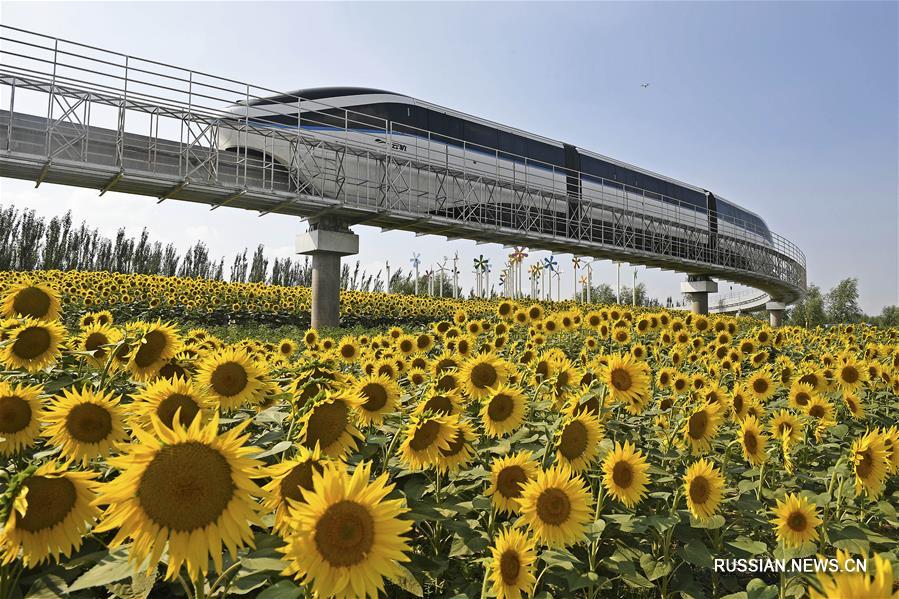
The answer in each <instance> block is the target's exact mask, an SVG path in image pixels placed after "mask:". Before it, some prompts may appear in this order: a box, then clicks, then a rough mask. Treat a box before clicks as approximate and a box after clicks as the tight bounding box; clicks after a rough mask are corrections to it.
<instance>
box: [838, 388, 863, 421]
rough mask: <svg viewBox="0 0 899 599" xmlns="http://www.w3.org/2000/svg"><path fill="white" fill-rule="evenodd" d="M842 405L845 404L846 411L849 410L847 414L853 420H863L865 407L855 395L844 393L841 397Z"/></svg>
mask: <svg viewBox="0 0 899 599" xmlns="http://www.w3.org/2000/svg"><path fill="white" fill-rule="evenodd" d="M843 403H844V404H846V409H847V410H849V413H850V414H851V415H852V417H853V418H855V419H856V420H864V418H865V405H864V404H863V403H862V400H861V399H860V398H859V396H858V395H855V394H854V393H845V394H844V395H843Z"/></svg>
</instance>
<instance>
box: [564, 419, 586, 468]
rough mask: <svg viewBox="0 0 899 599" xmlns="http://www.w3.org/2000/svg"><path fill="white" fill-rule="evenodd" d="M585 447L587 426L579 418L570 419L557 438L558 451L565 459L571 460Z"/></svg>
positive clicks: (581, 453) (579, 454)
mask: <svg viewBox="0 0 899 599" xmlns="http://www.w3.org/2000/svg"><path fill="white" fill-rule="evenodd" d="M586 449H587V427H586V426H584V423H583V422H581V421H580V420H572V421H571V422H569V423H568V426H566V427H565V430H564V431H562V437H561V438H560V439H559V452H560V453H561V454H562V455H563V456H565V459H567V460H573V459H575V458H577V457H579V456H581V455H583V453H584V451H586Z"/></svg>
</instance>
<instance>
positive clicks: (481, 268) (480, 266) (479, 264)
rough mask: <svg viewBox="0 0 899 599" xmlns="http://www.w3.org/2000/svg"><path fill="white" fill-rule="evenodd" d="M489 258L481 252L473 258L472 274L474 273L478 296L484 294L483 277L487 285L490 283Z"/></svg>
mask: <svg viewBox="0 0 899 599" xmlns="http://www.w3.org/2000/svg"><path fill="white" fill-rule="evenodd" d="M489 272H490V260H488V259H487V258H485V257H484V254H481V255H480V256H478V257H477V258H475V259H474V275H475V286H476V293H477V295H478V296H479V297H483V296H484V287H485V283H484V279H485V278H486V280H487V285H489V284H490V275H489V274H488V273H489Z"/></svg>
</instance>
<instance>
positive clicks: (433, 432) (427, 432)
mask: <svg viewBox="0 0 899 599" xmlns="http://www.w3.org/2000/svg"><path fill="white" fill-rule="evenodd" d="M438 433H440V423H439V422H437V421H436V420H428V421H427V422H425V423H423V424H422V425H421V426H419V427H418V428H417V429H416V430H415V434H414V435H412V440H411V441H410V442H409V447H411V448H412V449H413V450H414V451H422V450H424V449H427V448H428V447H430V446H431V445H433V443H434V441H436V440H437V435H438Z"/></svg>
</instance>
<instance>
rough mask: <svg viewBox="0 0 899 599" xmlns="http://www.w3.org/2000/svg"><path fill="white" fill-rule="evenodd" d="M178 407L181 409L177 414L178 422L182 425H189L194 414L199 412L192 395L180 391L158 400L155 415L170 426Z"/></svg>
mask: <svg viewBox="0 0 899 599" xmlns="http://www.w3.org/2000/svg"><path fill="white" fill-rule="evenodd" d="M179 408H180V409H181V413H180V414H179V416H178V422H180V423H181V425H182V426H188V425H190V423H191V422H193V420H194V418H195V417H196V415H197V414H198V413H199V412H200V406H199V405H198V404H197V401H196V400H195V399H194V398H193V397H191V396H190V395H184V394H182V393H172V394H171V395H169V396H168V397H166V398H165V399H163V400H162V401H161V402H159V405H158V406H157V407H156V415H157V416H158V417H159V419H160V420H162V423H163V424H165V425H166V426H167V427H169V428H172V423H173V422H174V420H175V412H177V411H178V409H179Z"/></svg>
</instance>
